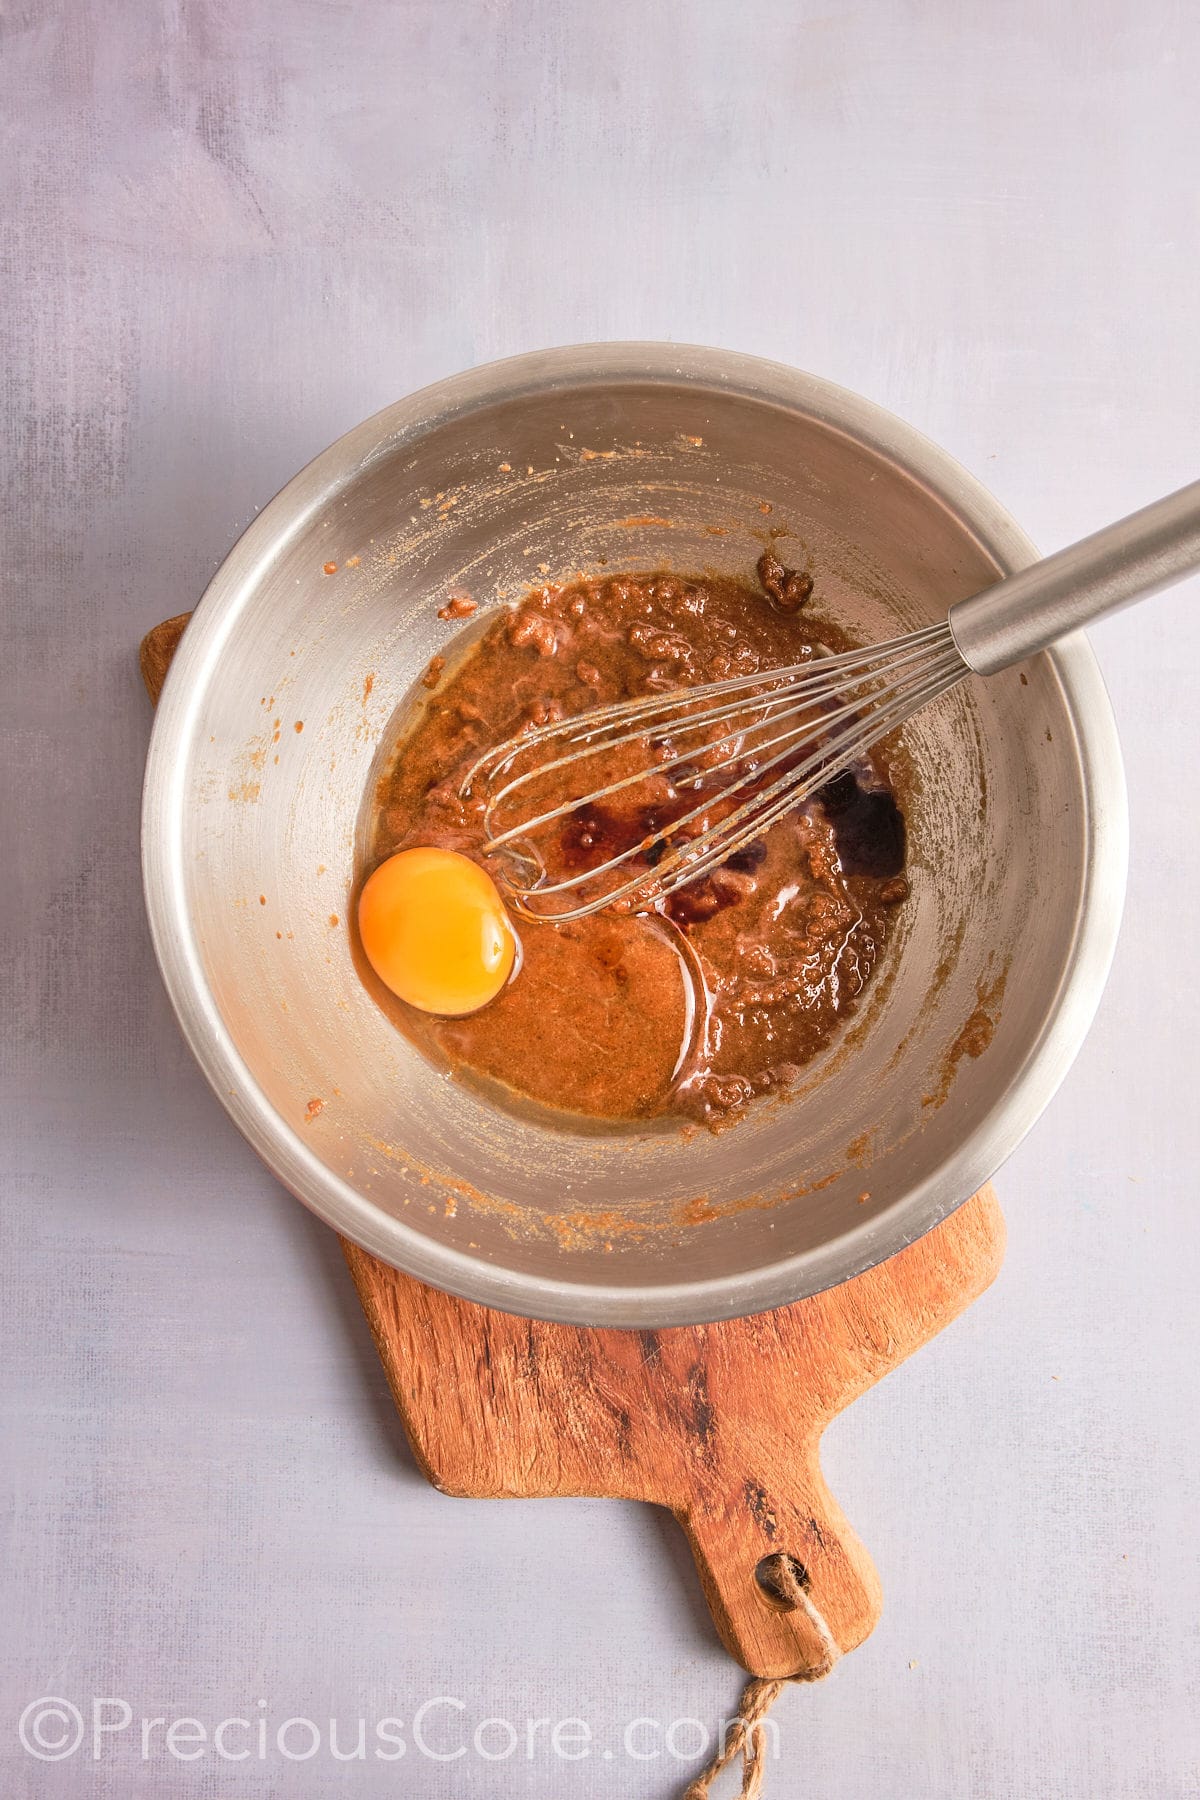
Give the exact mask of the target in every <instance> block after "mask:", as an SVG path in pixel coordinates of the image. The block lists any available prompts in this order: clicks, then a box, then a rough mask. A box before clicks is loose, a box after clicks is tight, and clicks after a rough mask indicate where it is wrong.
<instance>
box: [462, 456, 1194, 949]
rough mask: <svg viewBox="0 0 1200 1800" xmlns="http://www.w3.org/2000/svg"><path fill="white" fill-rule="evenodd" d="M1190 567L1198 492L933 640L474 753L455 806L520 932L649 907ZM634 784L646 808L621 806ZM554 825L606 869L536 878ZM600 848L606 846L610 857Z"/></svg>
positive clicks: (739, 682) (646, 699) (1151, 511)
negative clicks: (917, 725) (920, 730)
mask: <svg viewBox="0 0 1200 1800" xmlns="http://www.w3.org/2000/svg"><path fill="white" fill-rule="evenodd" d="M1197 566H1200V482H1193V483H1192V484H1191V485H1190V486H1188V487H1186V488H1182V489H1180V490H1179V492H1178V493H1175V494H1171V495H1168V496H1167V497H1166V498H1165V499H1163V500H1159V501H1156V502H1155V503H1154V504H1153V505H1152V506H1148V507H1145V508H1143V510H1142V511H1141V512H1137V513H1134V514H1132V515H1131V516H1130V517H1129V518H1127V519H1123V520H1121V521H1120V522H1119V523H1117V524H1115V525H1110V526H1108V527H1107V528H1106V529H1105V530H1103V531H1100V532H1097V533H1095V534H1094V535H1093V536H1092V537H1089V538H1085V539H1083V540H1082V541H1081V542H1080V543H1078V544H1074V545H1072V546H1071V547H1070V548H1068V549H1066V550H1061V551H1059V552H1057V553H1056V554H1055V555H1054V556H1050V557H1046V558H1045V559H1044V560H1043V561H1041V562H1037V563H1034V564H1033V565H1032V566H1031V567H1030V568H1028V569H1024V570H1022V571H1021V572H1020V573H1018V574H1016V575H1011V576H1009V577H1008V578H1007V579H1006V580H1003V581H1001V582H999V583H997V584H996V585H995V586H994V587H990V588H987V589H985V590H984V591H983V592H982V593H979V594H976V595H973V596H972V597H971V598H970V599H967V600H963V601H959V602H958V603H957V604H956V605H955V606H953V607H951V609H950V612H949V614H948V615H947V617H946V619H945V620H943V621H942V623H940V624H937V625H930V626H927V627H925V628H924V629H923V630H920V631H915V632H911V633H909V634H908V635H906V636H904V637H899V638H893V639H892V640H891V641H890V642H888V643H884V644H878V645H876V646H874V647H873V648H869V649H862V650H851V651H846V652H844V653H841V654H838V655H832V656H822V655H817V656H814V657H813V658H812V659H811V660H810V661H806V662H800V663H795V664H791V665H789V666H788V667H784V668H778V669H771V670H765V671H764V670H760V671H759V672H758V673H756V674H752V675H744V676H736V677H732V678H730V679H727V680H723V681H715V682H709V683H705V684H703V685H698V686H693V687H679V688H675V689H672V690H670V691H668V692H666V693H656V694H651V695H646V696H643V697H640V698H637V699H633V700H626V701H621V702H619V703H617V704H615V705H609V706H599V707H593V708H591V709H589V710H588V711H586V712H584V713H581V714H578V715H577V716H575V717H573V718H569V719H564V720H562V721H560V722H556V723H553V724H548V725H542V726H536V727H533V728H531V729H529V728H527V729H526V730H525V731H523V732H520V733H518V734H517V735H515V736H514V737H510V738H508V739H506V740H505V741H504V742H503V743H501V744H497V745H496V746H495V747H494V748H492V749H490V750H488V751H485V752H484V754H483V755H482V756H481V757H480V758H479V759H478V761H477V762H475V763H474V764H473V765H472V767H471V769H470V770H469V771H468V773H467V775H466V778H465V780H464V782H463V784H462V791H463V793H464V795H478V794H479V793H482V794H483V795H484V797H485V807H484V815H483V823H484V831H485V845H484V848H485V850H486V851H488V852H504V855H503V857H502V859H501V860H502V867H503V868H504V870H505V880H506V882H507V885H508V887H509V890H510V893H511V896H512V900H513V904H514V907H515V909H516V910H517V911H518V912H520V913H521V914H523V915H524V916H525V917H527V918H533V919H548V920H551V921H554V922H562V921H566V920H570V919H579V918H584V917H586V916H587V915H588V914H590V913H595V912H599V911H601V910H602V909H603V908H605V907H614V906H617V907H626V908H629V907H637V906H639V905H646V906H651V905H655V904H657V903H658V902H659V901H661V900H662V899H664V898H665V897H666V896H668V895H670V894H671V893H673V892H674V891H675V890H676V889H678V888H680V887H683V886H684V885H685V884H687V883H689V882H693V881H697V880H699V879H700V878H701V877H703V876H705V875H708V874H710V873H711V872H712V871H713V870H714V869H716V868H717V867H718V866H719V865H720V864H722V863H724V862H726V861H728V859H729V858H730V857H731V856H736V855H737V854H738V853H739V852H741V851H743V850H745V849H746V848H747V847H748V846H749V845H750V844H751V843H753V842H754V841H755V840H756V839H758V838H760V837H762V835H763V834H764V833H765V832H766V831H768V830H769V829H770V828H771V826H772V825H773V824H775V822H776V821H777V820H778V819H781V818H783V817H784V815H785V814H787V813H788V812H791V811H793V810H795V809H796V808H798V807H801V806H803V805H804V804H805V802H806V801H808V800H810V799H812V798H813V796H814V795H816V794H818V793H819V791H820V790H821V789H822V788H823V787H825V786H826V785H827V784H828V783H829V782H830V781H832V780H834V779H835V778H836V777H837V776H838V775H839V774H841V773H843V772H844V771H845V770H848V769H850V768H852V767H853V765H854V764H856V763H859V762H861V760H862V759H863V757H864V756H865V754H866V752H867V751H868V750H870V749H871V748H872V747H874V746H875V745H877V744H878V743H879V742H880V740H881V739H883V738H885V737H887V736H888V734H889V733H891V732H893V731H895V730H896V729H898V727H900V726H901V725H903V724H904V723H905V721H906V720H908V719H910V718H911V717H912V715H913V714H914V713H915V712H916V711H918V710H919V709H920V708H921V707H924V706H927V705H929V704H930V703H931V702H933V701H934V700H937V699H938V698H940V697H941V696H942V695H944V694H946V693H948V692H949V691H950V690H951V689H952V688H954V687H955V686H957V684H958V683H959V682H960V681H962V680H964V679H965V678H966V676H968V675H970V674H972V673H974V674H979V675H991V674H994V673H996V672H997V671H998V670H1001V669H1005V668H1008V667H1010V666H1011V665H1013V664H1014V663H1018V662H1021V661H1023V660H1024V659H1025V658H1026V657H1028V656H1031V655H1032V654H1034V653H1035V652H1036V651H1038V650H1043V649H1045V648H1046V647H1047V646H1048V645H1050V644H1052V643H1054V642H1055V641H1056V640H1057V639H1058V638H1060V637H1063V636H1065V635H1066V634H1067V633H1068V632H1070V631H1072V630H1075V629H1077V628H1078V627H1080V626H1082V625H1084V624H1087V623H1089V622H1091V621H1092V620H1094V619H1096V618H1099V617H1100V616H1101V615H1102V614H1104V613H1107V612H1110V611H1113V610H1114V609H1115V608H1117V607H1118V606H1123V605H1126V604H1128V603H1129V602H1130V601H1132V600H1138V599H1142V598H1144V597H1145V596H1146V595H1148V594H1151V593H1154V592H1156V591H1157V590H1158V589H1160V588H1163V587H1166V586H1168V585H1170V583H1172V582H1174V581H1178V580H1180V579H1182V577H1183V576H1185V575H1187V574H1188V573H1190V571H1191V570H1193V569H1194V568H1196V567H1197ZM630 764H632V766H631V767H630V766H628V765H630ZM539 786H541V787H542V789H543V790H544V791H543V796H542V799H541V801H540V802H539V801H538V799H537V792H538V788H539ZM639 786H640V787H641V788H642V790H643V795H642V803H641V805H640V806H631V805H629V804H628V802H629V801H632V800H633V799H634V798H635V797H636V790H637V789H638V788H639ZM623 797H624V800H625V802H626V803H625V804H624V805H622V799H623ZM692 802H694V804H693V803H692ZM564 821H570V825H569V826H568V827H566V829H567V830H568V831H569V833H570V834H571V836H572V838H573V840H574V842H575V846H576V848H579V847H584V848H587V847H594V848H598V849H599V854H600V857H601V860H597V861H594V862H592V861H586V862H585V864H584V866H582V867H580V868H578V869H576V868H573V867H572V868H568V869H567V870H566V872H561V871H559V870H557V869H552V868H549V867H548V865H547V861H546V859H545V858H544V856H543V854H542V852H541V850H540V848H539V838H542V837H543V836H544V834H546V833H547V832H550V831H552V830H553V829H554V828H555V827H559V828H560V847H561V842H562V831H563V822H564ZM606 824H607V826H608V828H609V829H607V831H606ZM613 827H615V828H616V829H613ZM606 837H607V838H608V839H609V840H612V839H614V838H615V839H616V840H617V841H616V844H615V848H613V853H612V854H611V855H608V856H604V854H603V852H604V849H605V848H607V847H609V845H608V844H606Z"/></svg>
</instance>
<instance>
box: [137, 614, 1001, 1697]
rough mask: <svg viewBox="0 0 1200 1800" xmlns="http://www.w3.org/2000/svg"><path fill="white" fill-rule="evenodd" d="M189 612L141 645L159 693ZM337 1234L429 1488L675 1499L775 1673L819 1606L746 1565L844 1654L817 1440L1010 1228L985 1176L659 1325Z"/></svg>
mask: <svg viewBox="0 0 1200 1800" xmlns="http://www.w3.org/2000/svg"><path fill="white" fill-rule="evenodd" d="M188 616H189V615H188V614H186V613H183V614H181V615H180V616H179V617H177V618H174V619H168V620H167V621H166V622H165V623H164V624H162V625H159V626H157V627H156V628H155V629H154V630H153V631H152V632H150V633H149V635H148V636H147V637H146V638H145V639H144V640H143V642H142V646H141V668H142V675H143V677H144V679H145V682H146V686H147V688H148V690H149V692H150V697H151V699H152V700H157V698H158V694H159V691H160V689H161V687H162V684H163V680H164V678H165V676H166V672H167V668H168V665H169V663H170V660H171V657H172V655H173V654H174V651H175V646H176V645H177V644H178V642H179V638H180V635H181V633H182V631H183V628H184V626H185V625H186V624H187V620H188ZM342 1248H343V1250H344V1251H345V1255H346V1261H347V1263H348V1264H349V1268H350V1273H351V1275H352V1277H353V1279H354V1283H355V1286H356V1287H357V1289H358V1295H359V1299H360V1300H361V1302H362V1306H363V1310H364V1312H365V1313H366V1316H367V1320H368V1323H369V1324H370V1327H371V1331H372V1334H373V1336H374V1339H375V1343H376V1346H377V1348H378V1350H379V1355H380V1358H381V1360H382V1362H383V1366H384V1369H385V1371H386V1373H387V1378H388V1382H389V1384H390V1386H391V1390H392V1393H393V1395H394V1396H395V1400H396V1405H397V1407H398V1408H399V1411H400V1416H401V1418H402V1420H403V1422H404V1429H405V1431H406V1432H407V1434H408V1440H409V1443H410V1444H411V1445H412V1450H413V1455H414V1456H415V1457H416V1459H417V1462H418V1463H419V1464H420V1467H421V1469H422V1471H423V1472H424V1474H425V1475H426V1477H427V1478H428V1480H430V1481H431V1482H432V1483H433V1485H434V1486H435V1487H437V1488H440V1489H441V1490H442V1492H443V1493H447V1494H462V1495H471V1496H474V1497H476V1498H492V1497H495V1498H501V1499H504V1498H514V1499H515V1498H527V1497H531V1496H545V1495H553V1494H589V1495H601V1496H610V1497H612V1498H614V1499H623V1500H650V1501H653V1502H655V1503H656V1504H658V1505H660V1506H667V1507H669V1508H670V1509H671V1511H672V1512H673V1513H674V1514H675V1517H676V1518H677V1519H678V1520H679V1523H680V1524H681V1526H682V1527H683V1529H684V1531H685V1533H686V1534H687V1538H688V1542H689V1543H690V1545H691V1548H692V1554H693V1555H694V1557H695V1559H696V1566H697V1568H698V1570H699V1572H700V1580H701V1582H702V1584H703V1587H704V1593H705V1597H706V1599H707V1601H708V1604H709V1608H710V1610H711V1612H712V1616H713V1619H714V1621H715V1623H716V1627H717V1630H718V1631H719V1632H720V1634H721V1637H722V1639H723V1641H724V1643H725V1645H726V1647H727V1648H728V1649H729V1651H730V1653H731V1654H732V1655H733V1656H735V1657H736V1658H737V1660H738V1661H739V1662H740V1663H741V1664H742V1666H743V1667H744V1668H746V1669H748V1670H749V1671H750V1672H751V1674H754V1675H759V1676H763V1677H780V1676H788V1675H793V1674H796V1673H798V1672H803V1671H805V1670H815V1669H819V1668H821V1667H822V1666H824V1664H825V1663H826V1662H827V1660H828V1659H827V1654H826V1650H825V1648H824V1647H823V1646H822V1644H821V1643H820V1641H819V1639H818V1636H817V1633H816V1630H815V1627H814V1624H813V1622H812V1620H811V1618H810V1617H809V1615H808V1614H807V1613H806V1612H805V1611H803V1610H794V1609H789V1608H788V1607H787V1606H785V1605H784V1604H783V1603H782V1602H781V1600H780V1599H779V1598H778V1597H777V1596H776V1595H775V1594H773V1593H772V1592H771V1590H770V1587H769V1586H764V1584H763V1581H762V1580H761V1579H760V1578H759V1576H758V1575H757V1574H756V1571H758V1570H759V1569H760V1565H762V1564H763V1561H764V1559H766V1558H768V1557H772V1556H778V1555H781V1554H782V1555H784V1556H786V1557H787V1558H788V1559H789V1566H790V1567H791V1568H792V1569H793V1571H794V1572H795V1573H797V1575H798V1578H799V1580H800V1582H801V1584H802V1586H803V1587H804V1589H805V1590H806V1592H807V1593H808V1594H809V1596H810V1597H811V1599H812V1602H813V1604H814V1606H815V1607H816V1608H817V1609H818V1610H819V1613H820V1615H821V1616H822V1617H823V1618H824V1620H825V1621H827V1623H828V1625H829V1628H830V1630H831V1632H832V1634H833V1636H834V1638H835V1639H836V1641H837V1643H838V1645H839V1646H840V1648H841V1649H842V1650H851V1649H853V1648H854V1647H855V1646H856V1645H857V1644H860V1643H861V1642H862V1640H863V1639H864V1638H865V1637H866V1636H867V1635H868V1633H869V1632H870V1631H871V1629H872V1627H873V1626H874V1624H875V1622H876V1620H877V1619H878V1617H879V1612H880V1605H881V1595H880V1588H879V1579H878V1577H877V1575H876V1573H875V1569H874V1566H873V1564H872V1563H871V1560H870V1558H869V1556H868V1555H867V1553H866V1551H865V1550H864V1548H863V1546H862V1544H861V1543H860V1542H859V1540H858V1538H857V1537H856V1536H855V1535H854V1532H853V1530H852V1529H851V1527H850V1525H849V1522H848V1521H847V1519H846V1518H845V1516H844V1514H843V1513H842V1510H841V1508H840V1507H839V1506H838V1504H837V1501H836V1500H835V1499H834V1497H833V1495H832V1494H831V1493H830V1491H829V1489H828V1488H827V1487H826V1485H825V1481H824V1478H823V1477H822V1474H821V1469H820V1459H819V1446H820V1439H821V1433H822V1431H823V1430H824V1428H825V1426H826V1425H827V1424H828V1422H829V1420H830V1419H832V1418H833V1417H834V1415H835V1414H836V1413H838V1412H840V1411H841V1410H842V1408H843V1407H844V1406H848V1405H849V1403H850V1401H852V1400H853V1399H855V1398H856V1396H857V1395H859V1394H861V1393H863V1392H864V1391H865V1390H866V1389H867V1388H869V1387H871V1386H872V1385H873V1384H874V1383H875V1382H877V1381H879V1380H880V1379H881V1377H883V1376H884V1375H886V1374H887V1373H888V1371H889V1370H890V1369H894V1368H895V1367H896V1366H897V1364H898V1363H901V1362H903V1361H904V1359H905V1357H907V1356H910V1355H911V1354H912V1352H913V1351H914V1350H916V1349H917V1348H918V1347H919V1346H920V1345H921V1344H924V1343H927V1342H928V1340H929V1339H930V1338H932V1337H934V1336H936V1334H937V1333H938V1332H939V1331H941V1329H942V1327H943V1326H944V1325H946V1324H948V1323H949V1321H950V1320H951V1319H953V1318H954V1317H955V1316H956V1315H957V1314H958V1313H960V1312H962V1310H963V1308H964V1307H966V1306H968V1305H969V1304H970V1302H971V1301H972V1300H974V1299H975V1298H976V1296H977V1295H978V1294H981V1293H982V1292H983V1290H984V1289H985V1288H986V1287H987V1286H988V1285H989V1284H990V1282H991V1281H992V1280H993V1278H994V1276H995V1275H996V1272H997V1270H998V1269H999V1267H1000V1263H1001V1260H1002V1258H1003V1254H1004V1221H1003V1218H1002V1215H1001V1212H1000V1208H999V1206H998V1204H997V1202H996V1197H995V1195H994V1193H993V1192H992V1190H991V1188H990V1187H985V1188H983V1189H981V1190H980V1192H979V1193H978V1194H976V1195H975V1196H974V1198H973V1199H971V1200H968V1201H967V1202H966V1204H965V1205H963V1206H961V1207H959V1209H958V1211H957V1212H955V1213H953V1214H952V1215H951V1216H950V1217H949V1218H948V1219H946V1220H945V1221H944V1222H943V1223H942V1224H941V1225H939V1226H937V1227H936V1228H935V1229H934V1230H933V1231H930V1232H928V1233H927V1234H926V1235H925V1236H924V1237H923V1238H921V1239H919V1240H918V1242H916V1243H915V1244H910V1245H909V1246H908V1248H907V1249H905V1250H902V1251H900V1253H899V1254H898V1255H896V1256H893V1257H892V1258H891V1259H890V1261H888V1262H886V1263H883V1264H881V1265H880V1266H879V1267H878V1268H876V1269H871V1270H869V1271H868V1272H867V1273H866V1274H865V1275H859V1276H857V1277H856V1278H855V1279H854V1280H853V1281H847V1282H844V1283H843V1284H842V1286H841V1287H837V1288H832V1289H830V1290H829V1291H828V1292H826V1293H824V1294H817V1295H815V1296H814V1297H813V1298H812V1299H810V1300H801V1301H798V1302H797V1303H796V1304H795V1305H793V1306H785V1307H780V1308H779V1309H777V1310H776V1311H774V1312H768V1313H759V1314H756V1315H755V1316H754V1317H752V1318H748V1319H732V1320H727V1321H725V1322H723V1323H720V1324H716V1325H693V1326H683V1327H673V1328H672V1329H670V1330H663V1331H648V1330H647V1331H615V1330H598V1329H591V1328H587V1327H581V1326H571V1325H553V1324H547V1323H544V1322H542V1321H539V1320H534V1319H521V1318H515V1317H513V1316H512V1315H510V1314H507V1313H500V1312H494V1311H492V1310H491V1309H490V1308H488V1307H484V1306H477V1305H475V1304H474V1303H473V1302H471V1301H468V1300H459V1299H456V1298H455V1297H454V1296H453V1295H451V1294H443V1293H441V1292H440V1291H439V1290H437V1289H435V1288H431V1287H427V1286H426V1285H425V1284H424V1283H423V1282H420V1281H415V1280H413V1279H412V1277H411V1276H408V1275H402V1274H401V1273H400V1272H399V1270H397V1269H392V1268H389V1267H388V1265H387V1264H386V1263H382V1262H379V1261H378V1260H377V1259H376V1258H375V1257H373V1256H368V1255H367V1254H366V1252H365V1251H363V1250H360V1249H359V1248H358V1247H357V1245H355V1244H352V1243H349V1242H348V1241H347V1240H345V1239H343V1240H342ZM930 1551H931V1554H932V1551H933V1546H932V1545H931V1546H930ZM768 1569H769V1565H768ZM763 1573H764V1575H765V1574H766V1573H767V1571H766V1570H764V1571H763Z"/></svg>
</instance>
